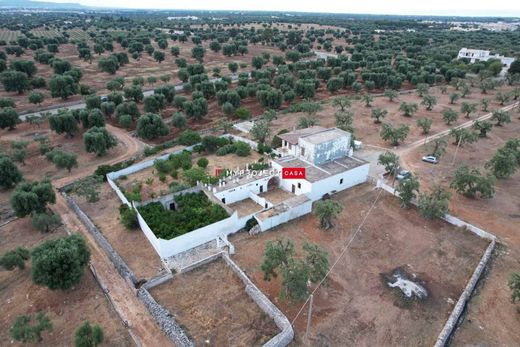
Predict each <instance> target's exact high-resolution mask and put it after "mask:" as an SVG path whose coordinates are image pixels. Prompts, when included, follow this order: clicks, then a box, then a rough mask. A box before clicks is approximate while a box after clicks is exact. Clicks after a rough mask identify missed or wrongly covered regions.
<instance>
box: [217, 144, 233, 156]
mask: <svg viewBox="0 0 520 347" xmlns="http://www.w3.org/2000/svg"><path fill="white" fill-rule="evenodd" d="M235 151H236V147H235V145H232V144H229V145H225V146H222V147H220V148H219V149H217V151H216V152H215V154H216V155H217V156H219V157H222V156H224V155H227V154H230V153H235Z"/></svg>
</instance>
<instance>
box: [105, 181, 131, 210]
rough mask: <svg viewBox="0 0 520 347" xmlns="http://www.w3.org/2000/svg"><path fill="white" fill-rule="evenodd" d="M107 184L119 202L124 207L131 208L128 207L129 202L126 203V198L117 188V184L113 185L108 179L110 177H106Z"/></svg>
mask: <svg viewBox="0 0 520 347" xmlns="http://www.w3.org/2000/svg"><path fill="white" fill-rule="evenodd" d="M107 182H108V185H109V186H110V187H112V189H113V190H114V191H115V192H116V194H117V196H118V197H119V200H121V202H122V203H123V204H125V205H128V206H131V205H130V202H129V201H128V199H127V198H126V196H125V194H123V192H122V191H121V190H120V189H119V187H118V186H117V184H115V182H114V181H112V180H111V179H110V177H108V175H107Z"/></svg>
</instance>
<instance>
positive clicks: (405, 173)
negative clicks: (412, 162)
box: [396, 170, 412, 181]
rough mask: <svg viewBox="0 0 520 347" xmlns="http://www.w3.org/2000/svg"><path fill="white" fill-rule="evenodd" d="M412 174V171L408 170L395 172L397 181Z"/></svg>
mask: <svg viewBox="0 0 520 347" xmlns="http://www.w3.org/2000/svg"><path fill="white" fill-rule="evenodd" d="M411 175H412V173H411V172H410V171H408V170H401V171H399V172H398V173H397V177H396V178H397V180H398V181H402V180H405V179H407V178H410V176H411Z"/></svg>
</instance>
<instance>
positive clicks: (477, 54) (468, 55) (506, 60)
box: [457, 48, 515, 68]
mask: <svg viewBox="0 0 520 347" xmlns="http://www.w3.org/2000/svg"><path fill="white" fill-rule="evenodd" d="M457 58H458V59H462V58H465V59H469V61H470V63H474V62H476V61H488V60H489V59H498V60H500V61H501V62H502V65H504V67H507V68H509V66H511V63H512V62H513V61H515V58H510V57H504V56H502V55H498V54H494V55H492V54H491V52H490V51H486V50H482V49H468V48H461V50H460V51H459V54H458V56H457Z"/></svg>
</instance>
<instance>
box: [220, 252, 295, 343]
mask: <svg viewBox="0 0 520 347" xmlns="http://www.w3.org/2000/svg"><path fill="white" fill-rule="evenodd" d="M221 254H222V258H223V259H224V261H225V262H226V263H227V264H228V266H229V267H231V269H232V270H233V271H234V272H235V273H236V274H237V276H238V277H239V278H240V280H241V281H242V283H244V285H245V287H246V293H247V294H248V295H249V296H250V297H251V299H253V301H254V302H255V303H256V304H257V305H258V306H259V307H260V308H261V309H262V311H264V312H265V313H266V314H267V315H268V316H269V317H271V319H273V320H274V322H275V324H276V326H277V327H278V329H280V330H281V332H280V333H279V334H278V335H276V336H275V337H273V338H272V339H270V340H269V341H267V342H266V343H265V344H264V345H263V346H264V347H285V346H287V345H289V343H291V341H292V340H293V338H294V330H293V328H292V326H291V323H290V322H289V320H288V319H287V317H286V316H285V315H284V314H283V313H282V312H281V311H280V310H279V309H278V307H276V306H275V305H274V304H273V303H272V302H271V301H270V300H269V299H268V298H267V296H265V295H264V294H263V293H262V292H261V291H260V290H259V289H258V288H257V287H256V286H255V285H254V283H253V282H252V281H251V280H250V279H249V278H248V277H247V275H246V274H245V273H244V272H243V271H242V270H241V269H240V267H238V265H237V264H236V263H235V262H234V261H233V260H231V258H230V257H229V256H228V255H227V254H225V253H221Z"/></svg>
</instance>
